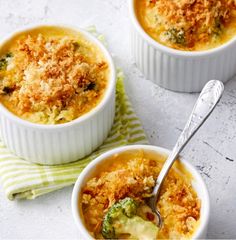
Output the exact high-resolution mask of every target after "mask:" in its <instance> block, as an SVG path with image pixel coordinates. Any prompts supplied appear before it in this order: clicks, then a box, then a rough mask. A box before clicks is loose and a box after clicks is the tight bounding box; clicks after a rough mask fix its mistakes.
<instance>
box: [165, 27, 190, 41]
mask: <svg viewBox="0 0 236 240" xmlns="http://www.w3.org/2000/svg"><path fill="white" fill-rule="evenodd" d="M165 35H166V36H167V39H168V40H169V41H171V42H172V43H176V44H180V45H184V44H185V42H186V40H185V33H184V30H183V29H176V28H170V29H168V30H167V31H166V32H165Z"/></svg>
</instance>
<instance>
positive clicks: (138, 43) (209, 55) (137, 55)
mask: <svg viewBox="0 0 236 240" xmlns="http://www.w3.org/2000/svg"><path fill="white" fill-rule="evenodd" d="M128 2H129V16H130V20H131V39H130V42H131V52H132V56H133V58H134V61H135V62H136V64H137V66H138V68H139V69H140V70H141V71H142V73H143V74H144V76H145V78H146V79H149V80H151V81H152V82H154V83H156V84H158V85H159V86H161V87H164V88H166V89H169V90H173V91H178V92H200V91H201V90H202V88H203V86H204V85H205V84H206V83H207V82H208V81H209V80H211V79H218V80H221V81H222V82H226V81H228V80H229V79H230V78H231V77H233V76H234V75H235V74H236V37H235V38H233V39H232V40H230V41H228V42H227V43H225V44H223V45H221V46H220V47H217V48H214V49H210V50H206V51H194V52H189V51H180V50H176V49H172V48H169V47H166V46H164V45H162V44H160V43H158V42H157V41H155V40H154V39H153V38H151V37H150V36H149V35H148V34H147V33H146V32H145V31H144V30H143V28H142V26H141V24H140V23H139V21H138V19H137V16H136V12H135V6H134V3H135V0H129V1H128Z"/></svg>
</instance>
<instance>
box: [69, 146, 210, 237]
mask: <svg viewBox="0 0 236 240" xmlns="http://www.w3.org/2000/svg"><path fill="white" fill-rule="evenodd" d="M135 149H144V150H147V151H156V152H157V153H160V154H163V155H164V154H166V155H168V154H170V152H171V151H170V150H168V149H167V148H163V147H158V146H154V145H127V146H122V147H118V148H114V149H112V150H109V151H107V152H105V153H103V154H101V155H100V156H99V157H97V158H96V159H94V160H93V161H92V162H90V163H89V164H88V165H87V166H86V167H85V169H84V170H83V171H82V173H81V174H80V176H79V177H78V179H77V180H76V182H75V185H74V188H73V192H72V198H71V207H72V214H73V218H74V221H75V223H76V225H77V227H78V228H79V230H80V231H81V233H82V234H83V235H84V236H86V237H87V238H88V239H92V237H91V235H90V234H89V233H88V230H87V229H86V227H85V226H84V224H83V222H82V220H81V218H80V216H81V214H80V212H79V208H78V201H79V191H80V190H81V188H82V184H83V179H84V178H85V177H86V176H87V175H88V174H89V172H90V170H91V169H92V168H93V167H95V166H96V165H97V164H99V163H100V162H102V161H106V159H108V158H109V157H110V156H112V155H113V154H116V153H120V152H125V151H128V150H135ZM180 162H181V163H183V164H184V166H186V167H187V169H188V170H189V171H190V172H191V173H192V174H193V176H194V180H195V181H196V182H198V183H199V185H201V186H202V191H203V198H204V206H205V211H204V213H205V214H204V216H201V218H200V219H201V221H200V224H199V226H198V229H197V230H196V232H195V234H194V235H193V236H192V239H198V238H199V237H200V235H201V234H202V233H203V231H204V229H205V228H206V227H207V225H208V222H209V217H210V197H209V192H208V189H207V186H206V184H205V182H204V180H203V178H202V176H201V175H200V173H199V172H198V171H197V169H196V168H195V167H194V166H193V165H192V164H191V163H189V162H188V161H187V160H185V159H184V158H182V157H181V156H180Z"/></svg>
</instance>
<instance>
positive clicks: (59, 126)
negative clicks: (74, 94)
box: [0, 23, 116, 130]
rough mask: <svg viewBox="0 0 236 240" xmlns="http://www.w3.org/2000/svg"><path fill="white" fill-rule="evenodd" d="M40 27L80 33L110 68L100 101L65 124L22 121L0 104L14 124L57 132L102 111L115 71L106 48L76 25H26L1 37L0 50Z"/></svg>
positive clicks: (114, 77) (110, 90) (109, 94)
mask: <svg viewBox="0 0 236 240" xmlns="http://www.w3.org/2000/svg"><path fill="white" fill-rule="evenodd" d="M40 27H59V28H67V29H71V30H74V31H77V32H78V33H80V34H81V35H82V36H83V37H85V38H86V39H87V40H88V41H91V42H92V43H93V44H95V45H96V46H97V47H98V48H99V49H100V50H101V51H102V53H103V54H104V57H105V59H106V60H107V62H108V64H109V68H110V74H109V81H108V86H107V89H106V91H105V93H104V96H103V98H102V100H101V101H100V102H99V103H98V104H97V106H95V107H94V108H93V109H92V110H91V111H89V112H87V113H85V114H84V115H82V116H80V117H78V118H76V119H74V120H72V121H70V122H66V123H61V124H40V123H33V122H30V121H27V120H24V119H22V118H20V117H18V116H17V115H15V114H13V113H12V112H11V111H9V110H8V109H7V108H6V107H5V106H4V105H3V104H2V103H0V112H2V113H3V114H4V115H5V116H7V117H8V118H10V119H11V120H12V121H14V122H16V123H17V124H20V125H23V126H25V127H30V128H32V129H39V130H43V129H45V130H57V129H62V128H65V127H72V126H74V125H77V124H82V123H83V122H85V121H87V120H89V119H91V118H92V117H93V116H95V115H96V114H97V113H98V112H100V111H102V109H103V108H104V107H105V105H106V103H107V102H108V101H109V100H110V99H111V97H112V95H113V91H114V89H115V87H116V70H115V65H114V61H113V59H112V57H111V54H110V53H109V51H108V50H107V48H106V47H105V46H104V45H103V44H102V43H101V42H100V41H99V40H98V39H97V38H96V37H95V36H93V35H92V34H91V33H89V32H88V31H86V30H84V29H82V28H80V27H77V26H76V25H70V24H63V23H40V24H28V25H27V26H24V27H22V28H18V29H16V30H14V31H12V32H11V33H9V34H7V35H6V36H5V37H3V39H2V40H0V48H1V47H2V45H4V44H5V43H6V42H7V41H9V40H10V39H11V38H13V37H14V36H16V35H18V34H21V33H24V32H26V31H30V30H34V29H37V28H40Z"/></svg>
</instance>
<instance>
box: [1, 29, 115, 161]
mask: <svg viewBox="0 0 236 240" xmlns="http://www.w3.org/2000/svg"><path fill="white" fill-rule="evenodd" d="M42 26H55V27H63V28H69V29H72V30H75V31H78V32H80V33H81V34H82V35H83V36H84V37H85V38H86V39H88V40H89V41H91V42H93V43H94V44H96V45H97V46H98V47H99V48H100V49H101V51H102V52H103V54H104V55H105V58H106V59H107V61H108V64H109V68H110V77H109V81H108V87H107V90H106V92H105V94H104V97H103V99H102V100H101V102H100V103H99V104H98V105H97V106H96V107H95V108H94V109H92V110H91V111H90V112H88V113H86V114H85V115H83V116H81V117H79V118H77V119H75V120H73V121H71V122H68V123H64V124H58V125H42V124H35V123H31V122H28V121H25V120H22V119H21V118H19V117H17V116H16V115H14V114H12V113H11V112H10V111H8V109H7V108H5V107H4V106H3V105H2V104H0V137H1V139H2V140H3V142H4V143H5V144H6V146H7V147H8V148H9V150H10V151H12V152H13V153H14V154H16V155H17V156H19V157H21V158H24V159H26V160H28V161H31V162H34V163H39V164H45V165H55V164H64V163H68V162H73V161H76V160H78V159H80V158H83V157H84V156H86V155H88V154H90V153H91V152H92V151H93V150H95V149H96V148H97V147H98V146H100V145H101V144H102V143H103V141H104V140H105V139H106V137H107V135H108V133H109V131H110V129H111V127H112V124H113V119H114V114H115V85H116V73H115V67H114V63H113V60H112V58H111V56H110V54H109V53H108V51H107V50H106V48H105V47H104V46H103V44H102V43H101V42H99V41H98V40H97V39H96V38H95V37H93V36H92V35H91V34H90V33H88V32H86V31H83V30H81V29H79V28H77V27H73V26H67V25H37V26H33V27H28V28H25V29H22V30H20V31H17V32H14V34H11V35H9V36H8V37H7V38H5V39H4V40H2V41H1V46H2V45H4V44H5V43H6V42H8V41H9V40H10V39H11V38H12V37H14V36H16V35H17V34H19V33H23V32H25V31H29V30H33V29H35V28H38V27H42Z"/></svg>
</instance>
